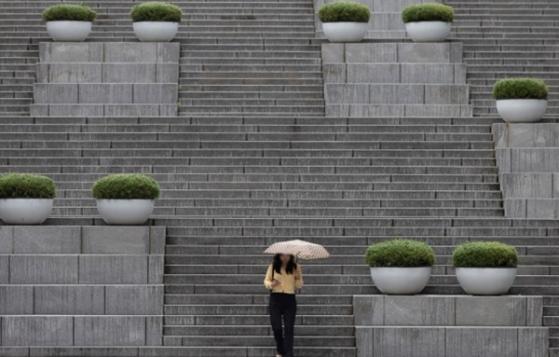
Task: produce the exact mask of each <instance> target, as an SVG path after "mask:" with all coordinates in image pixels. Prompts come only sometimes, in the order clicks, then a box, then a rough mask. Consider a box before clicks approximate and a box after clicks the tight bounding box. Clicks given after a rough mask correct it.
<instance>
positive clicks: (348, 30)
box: [322, 22, 369, 42]
mask: <svg viewBox="0 0 559 357" xmlns="http://www.w3.org/2000/svg"><path fill="white" fill-rule="evenodd" d="M368 27H369V24H368V23H367V22H323V23H322V31H323V32H324V35H325V36H326V38H327V39H328V41H330V42H359V41H361V40H362V39H363V38H364V37H365V35H366V34H367V29H368Z"/></svg>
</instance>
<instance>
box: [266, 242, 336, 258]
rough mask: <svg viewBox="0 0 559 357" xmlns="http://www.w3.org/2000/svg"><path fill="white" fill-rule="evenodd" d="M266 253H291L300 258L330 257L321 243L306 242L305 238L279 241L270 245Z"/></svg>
mask: <svg viewBox="0 0 559 357" xmlns="http://www.w3.org/2000/svg"><path fill="white" fill-rule="evenodd" d="M264 253H266V254H291V255H294V256H296V257H297V258H300V259H305V260H312V259H323V258H328V257H329V256H330V253H328V251H327V250H326V248H324V247H323V246H321V245H320V244H315V243H310V242H305V241H304V240H299V239H295V240H288V241H285V242H277V243H274V244H272V245H271V246H269V247H268V248H267V249H266V250H265V251H264Z"/></svg>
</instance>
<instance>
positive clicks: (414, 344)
mask: <svg viewBox="0 0 559 357" xmlns="http://www.w3.org/2000/svg"><path fill="white" fill-rule="evenodd" d="M353 306H354V314H355V325H356V341H357V356H358V357H402V356H406V357H449V356H452V357H474V356H475V357H503V356H507V357H513V356H516V357H527V356H531V357H545V356H547V353H548V352H547V348H548V330H547V328H544V327H542V315H543V298H542V297H538V296H497V297H475V296H464V295H417V296H387V295H363V296H355V297H354V299H353Z"/></svg>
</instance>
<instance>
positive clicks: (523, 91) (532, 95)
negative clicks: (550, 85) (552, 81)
mask: <svg viewBox="0 0 559 357" xmlns="http://www.w3.org/2000/svg"><path fill="white" fill-rule="evenodd" d="M547 94H548V89H547V85H546V84H545V82H544V81H543V80H541V79H536V78H507V79H501V80H498V81H497V83H495V86H494V87H493V96H494V97H495V99H497V100H501V99H547Z"/></svg>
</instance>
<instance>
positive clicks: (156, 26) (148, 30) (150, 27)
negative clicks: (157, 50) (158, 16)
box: [134, 21, 179, 42]
mask: <svg viewBox="0 0 559 357" xmlns="http://www.w3.org/2000/svg"><path fill="white" fill-rule="evenodd" d="M178 29H179V24H178V22H169V21H140V22H134V33H135V34H136V37H138V39H139V40H140V41H142V42H169V41H171V40H172V39H173V38H175V36H176V35H177V31H178Z"/></svg>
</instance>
